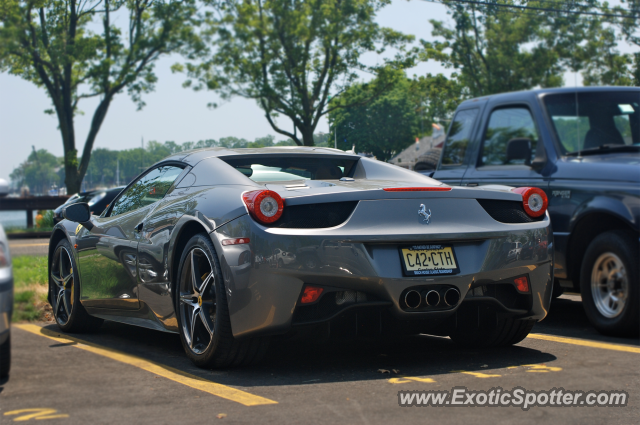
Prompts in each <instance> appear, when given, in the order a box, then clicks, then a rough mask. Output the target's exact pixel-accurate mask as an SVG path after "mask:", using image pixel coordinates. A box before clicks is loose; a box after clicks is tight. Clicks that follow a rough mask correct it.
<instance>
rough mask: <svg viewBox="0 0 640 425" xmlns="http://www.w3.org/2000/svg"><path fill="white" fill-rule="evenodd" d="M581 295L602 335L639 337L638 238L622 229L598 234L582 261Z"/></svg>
mask: <svg viewBox="0 0 640 425" xmlns="http://www.w3.org/2000/svg"><path fill="white" fill-rule="evenodd" d="M580 292H581V294H582V305H583V307H584V310H585V312H586V314H587V317H588V318H589V321H590V322H591V323H592V324H593V326H595V328H596V329H597V330H598V331H599V332H601V333H603V334H607V335H621V336H630V335H637V334H638V327H639V320H638V315H639V312H638V304H639V299H640V294H638V243H637V238H633V237H631V236H629V235H628V234H626V233H625V232H623V231H620V230H616V231H612V232H606V233H602V234H601V235H598V236H597V237H596V238H595V239H594V240H593V241H592V242H591V243H590V244H589V247H588V248H587V252H586V253H585V255H584V259H583V260H582V268H581V273H580Z"/></svg>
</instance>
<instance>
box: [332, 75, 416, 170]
mask: <svg viewBox="0 0 640 425" xmlns="http://www.w3.org/2000/svg"><path fill="white" fill-rule="evenodd" d="M412 89H413V84H412V82H411V81H410V80H408V79H406V78H403V79H401V80H399V81H397V82H396V83H395V84H394V86H393V88H392V89H391V90H390V91H388V92H387V93H385V94H383V95H381V96H379V97H378V98H376V99H375V100H373V101H371V102H370V103H368V104H366V105H358V106H352V107H349V108H340V109H334V110H333V112H332V113H331V114H330V115H329V122H330V124H331V127H332V129H333V131H334V132H335V131H336V130H337V139H338V148H339V149H351V147H352V145H355V146H356V148H357V150H358V151H359V152H368V153H371V154H373V155H374V156H375V157H376V158H378V159H380V160H382V161H387V160H388V159H390V158H391V157H392V156H393V155H395V154H396V153H398V152H400V151H401V150H403V149H404V148H406V147H407V146H409V145H410V144H411V143H412V142H413V141H414V138H415V136H416V135H417V134H418V132H419V115H418V111H417V110H418V108H419V105H418V104H417V103H416V101H415V98H414V96H413V95H412ZM363 90H364V91H366V90H367V89H366V88H363V85H362V84H355V85H353V86H352V87H350V88H349V89H348V90H346V91H345V92H344V93H343V94H342V95H341V96H342V97H343V98H344V101H345V102H350V101H351V99H352V98H353V99H359V98H361V97H362V93H361V91H363Z"/></svg>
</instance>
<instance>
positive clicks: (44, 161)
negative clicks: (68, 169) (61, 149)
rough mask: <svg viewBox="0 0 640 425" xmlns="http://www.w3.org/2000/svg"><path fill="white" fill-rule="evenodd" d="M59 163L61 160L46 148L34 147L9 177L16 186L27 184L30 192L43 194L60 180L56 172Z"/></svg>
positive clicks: (59, 166) (59, 165) (60, 163)
mask: <svg viewBox="0 0 640 425" xmlns="http://www.w3.org/2000/svg"><path fill="white" fill-rule="evenodd" d="M61 165H62V161H61V160H60V159H58V158H56V157H55V155H53V154H51V153H49V152H48V151H47V150H46V149H39V150H37V151H36V150H35V149H34V150H33V151H32V152H31V153H30V154H29V156H28V157H27V160H26V161H25V162H23V163H22V164H20V165H19V166H18V167H17V168H15V169H14V170H13V171H12V172H11V174H10V175H9V177H10V178H11V180H12V181H13V182H14V184H16V185H17V186H18V187H22V186H23V185H27V186H28V187H29V190H30V191H31V193H32V194H43V193H46V192H47V191H48V190H49V188H50V187H51V185H54V184H55V185H59V184H60V183H61V182H62V180H61V178H60V175H59V174H58V171H59V169H60V168H61Z"/></svg>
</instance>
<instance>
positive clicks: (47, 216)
mask: <svg viewBox="0 0 640 425" xmlns="http://www.w3.org/2000/svg"><path fill="white" fill-rule="evenodd" d="M38 216H39V218H38ZM38 216H36V227H37V228H38V230H45V229H53V226H54V223H53V210H43V211H38Z"/></svg>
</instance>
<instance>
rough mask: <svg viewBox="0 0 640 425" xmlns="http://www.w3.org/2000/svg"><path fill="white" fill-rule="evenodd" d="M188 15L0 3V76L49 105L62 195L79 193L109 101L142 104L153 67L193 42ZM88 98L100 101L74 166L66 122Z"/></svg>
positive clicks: (98, 2) (191, 9) (61, 3)
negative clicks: (60, 158)
mask: <svg viewBox="0 0 640 425" xmlns="http://www.w3.org/2000/svg"><path fill="white" fill-rule="evenodd" d="M195 10H196V9H195V0H181V1H173V0H154V1H151V0H86V1H78V0H3V1H2V2H1V3H0V71H6V72H9V73H10V74H13V75H16V76H19V77H21V78H23V79H25V80H27V81H30V82H32V83H34V84H35V85H36V86H38V87H41V88H43V89H44V90H45V91H46V93H47V95H48V96H49V98H50V99H51V103H52V106H53V108H52V109H50V110H47V111H45V112H46V113H55V114H56V117H57V118H58V124H59V129H60V133H61V136H62V141H63V147H64V158H65V161H64V167H65V182H66V185H67V188H68V190H69V192H70V193H73V192H77V191H78V190H79V189H80V183H81V182H82V179H83V177H84V175H85V172H86V170H87V167H88V166H89V160H90V157H91V151H92V149H93V143H94V141H95V137H96V135H97V134H98V131H99V130H100V127H101V125H102V123H103V121H104V118H105V116H106V114H107V111H108V109H109V106H110V104H111V101H112V100H113V98H114V96H116V95H117V94H118V93H120V92H121V91H123V90H125V89H126V90H127V91H128V93H129V95H130V96H131V97H132V99H133V100H134V101H135V102H136V103H137V104H138V107H139V108H140V107H142V106H143V105H144V102H143V101H142V95H143V94H144V93H148V92H150V91H151V90H153V88H154V85H155V83H156V80H157V78H156V76H155V73H154V70H153V65H154V62H155V61H156V60H157V59H158V58H159V57H160V56H161V55H163V54H167V53H171V52H175V51H178V50H179V49H180V48H181V47H182V46H183V45H184V44H185V43H187V42H189V40H190V39H191V38H192V37H193V35H192V34H193V31H192V25H193V16H194V14H195ZM127 18H128V19H127ZM116 22H117V23H116ZM89 97H97V98H99V99H100V100H99V103H98V107H97V108H96V110H95V111H94V113H93V116H92V120H91V128H90V130H89V132H88V134H87V136H86V139H85V142H84V148H83V150H82V157H81V159H80V161H79V160H78V150H77V147H76V131H75V122H74V117H75V115H76V114H77V113H79V109H78V102H79V101H80V100H81V99H83V98H89Z"/></svg>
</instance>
